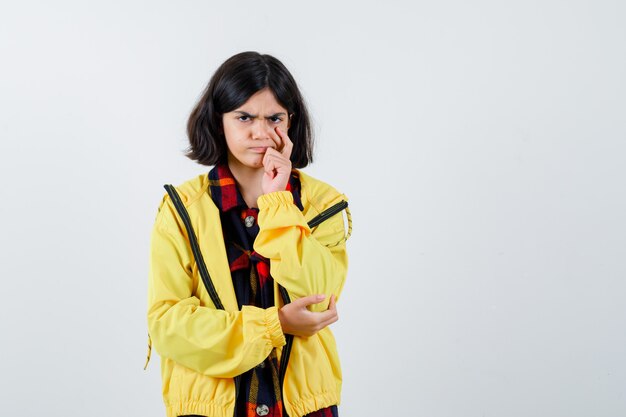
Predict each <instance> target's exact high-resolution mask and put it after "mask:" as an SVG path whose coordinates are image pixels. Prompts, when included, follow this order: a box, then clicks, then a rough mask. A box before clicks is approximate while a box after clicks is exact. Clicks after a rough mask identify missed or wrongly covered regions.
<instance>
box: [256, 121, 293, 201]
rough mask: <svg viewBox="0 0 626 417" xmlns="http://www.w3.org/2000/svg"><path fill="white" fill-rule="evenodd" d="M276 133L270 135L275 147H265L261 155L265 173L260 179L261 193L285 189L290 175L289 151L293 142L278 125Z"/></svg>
mask: <svg viewBox="0 0 626 417" xmlns="http://www.w3.org/2000/svg"><path fill="white" fill-rule="evenodd" d="M274 132H275V133H276V135H272V136H271V137H272V140H273V141H274V143H276V149H274V148H267V150H266V151H265V155H264V156H263V169H264V170H265V174H264V175H263V180H262V181H261V189H262V190H263V194H268V193H272V192H274V191H285V189H286V188H287V183H288V182H289V176H290V175H291V160H290V159H289V157H290V156H291V151H292V149H293V143H292V142H291V139H289V136H287V134H286V133H285V132H283V131H282V130H280V129H279V128H278V127H276V128H275V129H274Z"/></svg>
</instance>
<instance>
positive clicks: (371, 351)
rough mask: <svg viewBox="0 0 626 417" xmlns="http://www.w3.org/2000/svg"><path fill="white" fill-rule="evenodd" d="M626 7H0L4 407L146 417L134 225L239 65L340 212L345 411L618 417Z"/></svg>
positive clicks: (621, 408) (180, 163) (155, 401)
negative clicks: (263, 64)
mask: <svg viewBox="0 0 626 417" xmlns="http://www.w3.org/2000/svg"><path fill="white" fill-rule="evenodd" d="M625 22H626V5H625V3H624V2H621V1H598V0H595V1H592V0H589V1H577V0H570V1H556V0H549V1H547V0H544V1H519V2H507V1H486V0H481V1H473V2H465V1H460V0H457V1H453V0H449V1H439V2H425V1H421V2H413V1H404V2H400V1H386V2H373V1H351V2H330V1H318V2H313V3H307V4H306V5H303V4H301V3H300V2H287V1H274V2H251V1H239V2H201V1H178V2H173V1H138V0H132V1H131V0H129V1H107V2H84V1H55V2H46V1H20V2H17V1H14V2H9V1H6V2H2V6H0V56H1V58H0V59H1V64H0V138H1V149H0V150H1V152H0V170H1V172H0V173H1V177H2V192H1V195H2V197H1V198H2V204H0V214H1V216H0V221H1V222H2V223H1V225H0V227H1V233H0V243H1V245H2V246H1V256H2V260H1V262H0V279H1V283H2V284H1V292H0V294H1V302H0V320H1V321H0V338H1V343H0V410H1V411H0V414H1V415H6V416H12V417H21V416H36V415H39V416H81V415H88V416H94V417H95V416H103V417H104V416H106V417H109V416H159V415H164V410H163V406H162V403H161V398H160V375H159V361H158V356H155V358H154V359H153V362H152V363H151V365H150V367H149V368H148V371H143V369H142V367H143V362H144V357H145V356H144V355H145V353H146V348H145V344H146V323H145V310H146V287H147V263H148V242H149V233H150V229H151V226H152V222H153V220H154V216H155V214H156V208H157V205H158V203H159V201H160V199H161V197H162V195H163V194H164V190H163V189H162V188H161V186H162V184H164V183H174V184H178V183H180V182H182V181H184V180H186V179H187V178H190V177H192V176H195V175H197V174H199V173H202V172H206V171H207V170H208V168H205V167H201V166H199V165H196V164H194V163H193V162H192V161H190V160H188V159H186V158H184V157H183V156H182V151H183V149H184V148H185V146H186V142H185V140H186V139H185V121H186V118H187V116H188V113H189V111H190V110H191V108H192V107H193V105H194V103H195V100H196V99H197V98H198V97H199V94H200V92H201V91H202V89H203V88H204V86H205V84H206V82H207V81H208V79H209V77H210V75H211V74H212V72H213V71H214V70H215V69H216V68H217V66H218V65H219V64H220V63H221V62H223V61H224V60H225V59H226V58H228V57H229V56H231V55H233V54H235V53H237V52H240V51H243V50H258V51H260V52H264V53H270V54H273V55H275V56H277V57H278V58H279V59H281V60H282V61H283V62H284V63H285V64H286V65H287V67H288V68H290V70H291V71H292V72H293V74H294V76H295V77H296V79H297V80H298V82H299V84H300V85H301V88H302V90H303V92H304V94H305V96H306V98H307V100H308V102H309V104H310V110H311V112H312V114H313V116H314V121H315V126H316V133H317V138H318V148H317V154H316V156H317V160H316V163H315V164H314V165H313V166H311V167H310V169H308V172H309V173H311V174H313V175H315V176H318V177H319V178H321V179H324V180H326V181H328V182H330V183H332V184H333V185H335V186H336V187H337V188H339V189H340V190H342V191H344V192H345V193H346V194H347V195H348V196H349V197H350V198H351V200H350V201H351V207H352V212H353V216H354V237H353V238H352V239H351V241H350V243H349V250H350V254H351V270H350V274H349V281H348V283H347V285H346V288H345V293H344V298H343V300H342V304H341V306H340V322H338V323H337V324H335V325H334V329H335V332H336V335H337V339H338V343H339V347H340V354H341V357H342V360H343V366H344V374H345V375H344V377H345V380H344V384H345V387H344V395H343V404H342V406H341V409H340V412H341V415H342V416H345V417H357V416H359V417H360V416H380V415H389V416H398V415H402V416H429V417H448V416H450V417H452V416H463V417H492V416H498V417H499V416H502V417H517V416H520V417H521V416H546V417H557V416H563V417H566V416H567V417H573V416H581V417H583V416H584V417H587V416H594V417H598V416H606V417H608V416H616V417H617V416H624V415H626V303H625V296H626V282H625V278H626V220H625V213H626V185H625V179H626V161H625V152H626V144H625V139H626V99H625V97H626V81H625V76H626V25H625Z"/></svg>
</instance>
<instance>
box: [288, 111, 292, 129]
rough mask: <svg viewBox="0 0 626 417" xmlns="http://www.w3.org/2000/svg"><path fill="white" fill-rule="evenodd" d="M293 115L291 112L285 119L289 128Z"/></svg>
mask: <svg viewBox="0 0 626 417" xmlns="http://www.w3.org/2000/svg"><path fill="white" fill-rule="evenodd" d="M292 116H293V113H291V114H290V115H289V119H288V120H287V129H289V128H290V127H291V117H292Z"/></svg>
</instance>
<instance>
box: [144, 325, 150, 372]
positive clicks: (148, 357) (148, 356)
mask: <svg viewBox="0 0 626 417" xmlns="http://www.w3.org/2000/svg"><path fill="white" fill-rule="evenodd" d="M150 355H152V338H150V333H148V355H147V356H146V364H145V365H144V366H143V370H144V371H145V370H146V369H147V368H148V362H150Z"/></svg>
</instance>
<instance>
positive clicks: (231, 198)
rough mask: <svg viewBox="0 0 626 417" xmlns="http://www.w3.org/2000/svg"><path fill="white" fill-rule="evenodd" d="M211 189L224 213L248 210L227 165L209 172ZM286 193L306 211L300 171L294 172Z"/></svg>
mask: <svg viewBox="0 0 626 417" xmlns="http://www.w3.org/2000/svg"><path fill="white" fill-rule="evenodd" d="M209 189H210V192H211V198H212V199H213V202H214V203H215V205H216V206H217V207H218V208H219V209H220V211H222V212H226V211H228V210H231V209H233V208H240V209H246V208H248V205H247V204H246V202H245V200H244V199H243V197H242V195H241V193H240V192H239V188H238V187H237V182H236V181H235V177H234V176H233V173H232V172H231V171H230V168H228V165H227V164H219V165H216V166H215V167H213V169H211V171H209ZM286 191H291V194H292V195H293V202H294V204H295V205H296V206H297V207H298V208H299V209H300V211H302V210H304V207H303V206H302V201H301V199H300V177H299V175H298V171H296V170H293V171H292V172H291V176H290V177H289V182H288V183H287V189H286Z"/></svg>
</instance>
